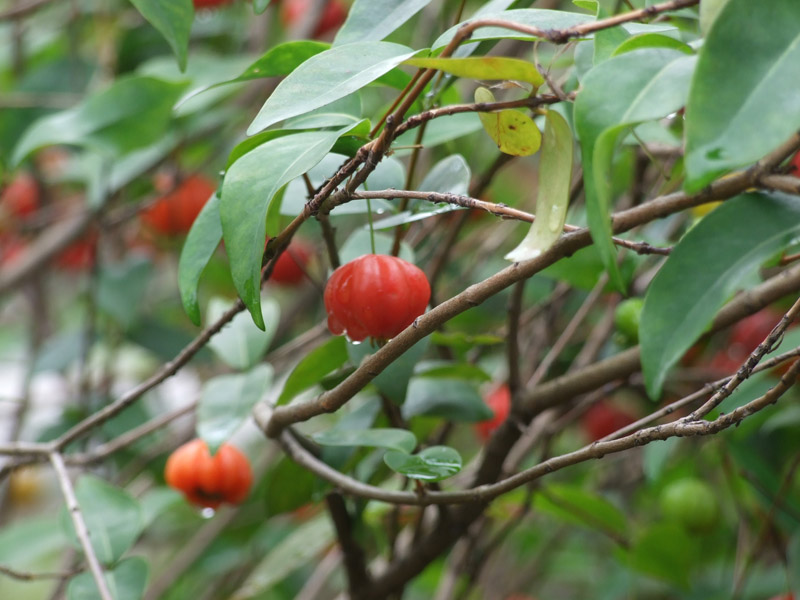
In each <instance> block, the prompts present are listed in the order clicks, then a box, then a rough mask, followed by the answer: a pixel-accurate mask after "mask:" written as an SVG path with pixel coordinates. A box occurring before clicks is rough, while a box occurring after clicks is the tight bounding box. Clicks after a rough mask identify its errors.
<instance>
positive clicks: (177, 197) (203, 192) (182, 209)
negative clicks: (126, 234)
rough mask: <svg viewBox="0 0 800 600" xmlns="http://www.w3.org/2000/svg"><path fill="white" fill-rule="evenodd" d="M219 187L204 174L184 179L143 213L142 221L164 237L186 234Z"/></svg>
mask: <svg viewBox="0 0 800 600" xmlns="http://www.w3.org/2000/svg"><path fill="white" fill-rule="evenodd" d="M214 190H216V186H215V185H214V184H213V183H212V182H211V181H209V180H208V179H206V178H205V177H202V176H200V175H193V176H191V177H187V178H186V179H184V180H183V181H182V182H181V184H180V185H179V186H178V187H177V188H176V189H175V190H173V191H172V192H170V193H169V194H166V195H164V196H162V197H161V198H159V199H158V200H156V202H155V203H154V204H152V205H151V206H149V207H147V208H146V209H145V210H143V211H142V215H141V218H142V222H143V223H145V224H146V225H147V226H148V227H150V228H151V229H153V230H154V231H157V232H158V233H161V234H164V235H183V234H186V233H188V232H189V230H190V229H191V228H192V223H194V220H195V219H196V218H197V215H199V214H200V211H201V210H203V207H204V206H205V204H206V202H208V199H209V198H210V197H211V194H213V193H214Z"/></svg>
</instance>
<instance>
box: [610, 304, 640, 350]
mask: <svg viewBox="0 0 800 600" xmlns="http://www.w3.org/2000/svg"><path fill="white" fill-rule="evenodd" d="M643 306H644V300H643V299H642V298H628V299H627V300H623V301H622V302H620V303H619V304H618V305H617V310H616V312H615V313H614V324H615V325H616V326H617V330H618V331H619V332H620V333H622V334H623V335H625V337H627V338H628V339H630V340H632V341H634V342H638V341H639V321H641V319H642V307H643Z"/></svg>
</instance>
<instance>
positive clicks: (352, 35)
mask: <svg viewBox="0 0 800 600" xmlns="http://www.w3.org/2000/svg"><path fill="white" fill-rule="evenodd" d="M430 1H431V0H356V1H355V2H353V5H352V6H351V7H350V11H349V12H348V14H347V20H346V21H345V22H344V25H342V27H341V28H340V29H339V31H338V32H337V34H336V39H334V40H333V45H334V46H341V45H343V44H350V43H352V42H369V41H378V40H382V39H384V38H385V37H386V36H387V35H389V34H390V33H392V32H393V31H395V30H396V29H398V28H400V27H401V26H402V25H403V23H405V22H406V21H408V20H409V19H410V18H411V17H413V16H414V15H415V14H417V13H418V12H419V11H420V10H422V9H423V8H425V6H427V5H428V4H429V3H430Z"/></svg>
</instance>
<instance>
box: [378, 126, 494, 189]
mask: <svg viewBox="0 0 800 600" xmlns="http://www.w3.org/2000/svg"><path fill="white" fill-rule="evenodd" d="M482 128H483V125H482V124H481V121H480V117H479V116H478V115H477V114H475V113H460V114H456V115H452V116H450V117H447V118H446V119H434V120H433V121H428V126H427V127H426V128H425V133H424V135H423V136H422V145H423V146H425V147H426V148H433V147H434V146H439V145H441V144H444V143H446V142H450V141H453V140H457V139H458V138H461V137H464V136H466V135H469V134H471V133H475V132H476V131H480V130H481V129H482ZM416 135H417V133H416V131H406V132H405V133H404V134H403V135H401V136H399V137H398V138H397V139H396V140H395V144H394V145H395V146H396V147H397V146H410V145H413V144H415V143H416ZM407 153H410V150H403V149H398V150H397V152H396V155H398V156H402V155H403V154H407ZM372 189H376V188H372Z"/></svg>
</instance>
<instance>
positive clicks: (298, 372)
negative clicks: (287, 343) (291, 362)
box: [276, 336, 347, 406]
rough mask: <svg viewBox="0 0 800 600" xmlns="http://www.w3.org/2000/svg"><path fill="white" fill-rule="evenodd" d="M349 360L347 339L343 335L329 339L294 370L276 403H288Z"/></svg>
mask: <svg viewBox="0 0 800 600" xmlns="http://www.w3.org/2000/svg"><path fill="white" fill-rule="evenodd" d="M346 362H347V341H346V340H345V339H344V337H343V336H336V337H332V338H331V339H329V340H328V341H327V342H325V343H324V344H322V345H321V346H319V347H317V348H315V349H314V350H312V351H311V352H309V353H308V354H306V356H305V357H304V358H303V359H302V360H301V361H300V362H299V363H298V364H297V366H296V367H295V368H294V369H293V370H292V372H291V374H290V375H289V377H288V378H287V379H286V383H285V384H284V385H283V391H281V395H280V397H279V398H278V402H277V403H276V404H277V405H278V406H280V405H281V404H286V403H287V402H289V400H291V399H292V398H294V397H295V396H297V394H299V393H300V392H302V391H304V390H307V389H308V388H310V387H313V386H315V385H317V384H318V383H319V382H320V380H321V379H322V378H323V377H324V376H325V375H327V374H328V373H330V372H331V371H333V370H335V369H338V368H339V367H341V366H342V365H343V364H344V363H346Z"/></svg>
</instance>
